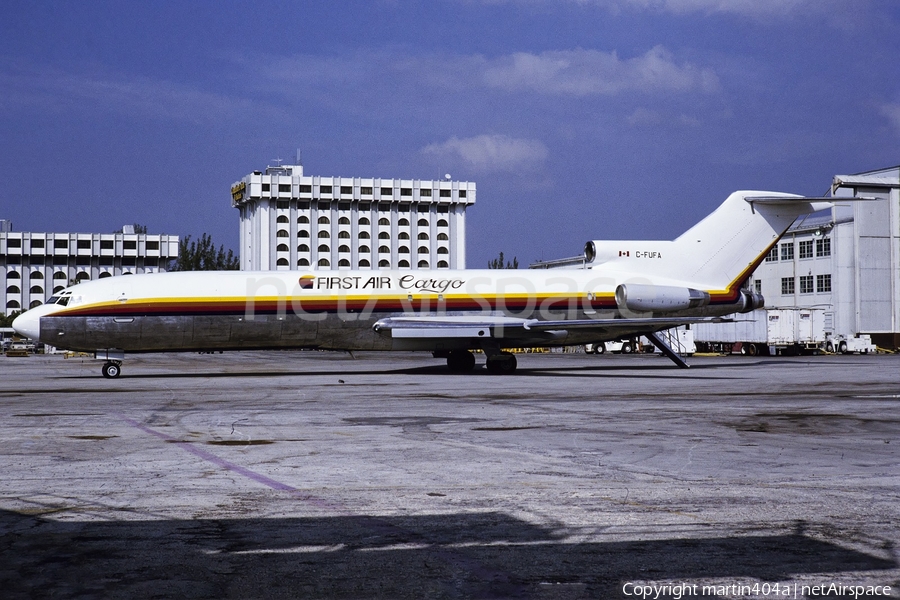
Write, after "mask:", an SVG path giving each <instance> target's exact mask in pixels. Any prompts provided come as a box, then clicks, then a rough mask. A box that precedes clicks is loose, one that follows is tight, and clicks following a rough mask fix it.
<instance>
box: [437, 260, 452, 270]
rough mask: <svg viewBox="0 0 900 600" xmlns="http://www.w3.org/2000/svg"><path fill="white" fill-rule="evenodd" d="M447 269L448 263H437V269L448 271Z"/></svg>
mask: <svg viewBox="0 0 900 600" xmlns="http://www.w3.org/2000/svg"><path fill="white" fill-rule="evenodd" d="M449 268H450V263H448V262H447V261H446V260H439V261H438V269H449Z"/></svg>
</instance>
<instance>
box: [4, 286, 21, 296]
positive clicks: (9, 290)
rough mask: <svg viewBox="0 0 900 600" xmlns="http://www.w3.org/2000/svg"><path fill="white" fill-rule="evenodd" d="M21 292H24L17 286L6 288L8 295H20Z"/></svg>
mask: <svg viewBox="0 0 900 600" xmlns="http://www.w3.org/2000/svg"><path fill="white" fill-rule="evenodd" d="M21 292H22V290H21V289H20V288H19V286H17V285H11V286H9V287H8V288H6V293H7V294H19V293H21Z"/></svg>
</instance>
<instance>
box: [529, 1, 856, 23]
mask: <svg viewBox="0 0 900 600" xmlns="http://www.w3.org/2000/svg"><path fill="white" fill-rule="evenodd" d="M534 1H535V0H526V2H525V3H526V4H532V3H534ZM573 1H574V2H576V3H577V4H596V5H598V6H605V7H608V8H612V9H616V10H621V9H625V8H632V9H635V8H636V9H640V10H656V11H663V12H669V13H674V14H688V13H696V12H702V13H706V14H713V13H724V14H734V15H740V16H744V17H752V18H757V19H762V18H767V17H785V16H788V15H807V16H808V15H810V14H818V15H825V16H834V15H835V13H844V14H852V13H853V12H858V11H859V9H860V8H862V7H861V4H863V3H864V2H865V0H573Z"/></svg>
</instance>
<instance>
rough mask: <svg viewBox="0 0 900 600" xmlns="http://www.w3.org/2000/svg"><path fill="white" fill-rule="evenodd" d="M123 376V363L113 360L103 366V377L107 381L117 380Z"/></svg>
mask: <svg viewBox="0 0 900 600" xmlns="http://www.w3.org/2000/svg"><path fill="white" fill-rule="evenodd" d="M121 374H122V363H120V362H119V361H115V360H111V361H108V362H107V363H105V364H104V365H103V376H104V377H106V378H107V379H115V378H116V377H118V376H119V375H121Z"/></svg>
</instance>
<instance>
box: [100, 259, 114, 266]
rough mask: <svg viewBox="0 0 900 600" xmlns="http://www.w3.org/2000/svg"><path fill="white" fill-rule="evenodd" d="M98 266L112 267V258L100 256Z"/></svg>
mask: <svg viewBox="0 0 900 600" xmlns="http://www.w3.org/2000/svg"><path fill="white" fill-rule="evenodd" d="M100 266H101V267H111V266H113V257H112V256H101V257H100Z"/></svg>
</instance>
